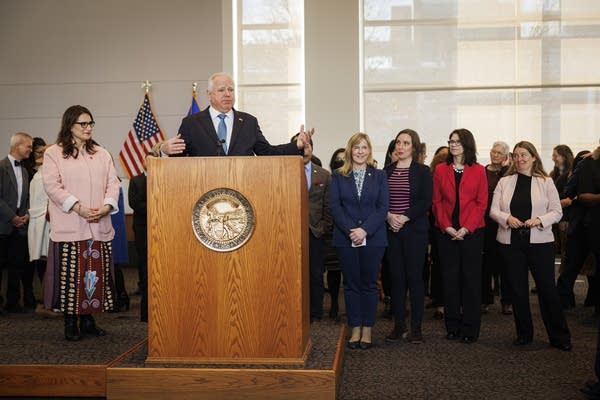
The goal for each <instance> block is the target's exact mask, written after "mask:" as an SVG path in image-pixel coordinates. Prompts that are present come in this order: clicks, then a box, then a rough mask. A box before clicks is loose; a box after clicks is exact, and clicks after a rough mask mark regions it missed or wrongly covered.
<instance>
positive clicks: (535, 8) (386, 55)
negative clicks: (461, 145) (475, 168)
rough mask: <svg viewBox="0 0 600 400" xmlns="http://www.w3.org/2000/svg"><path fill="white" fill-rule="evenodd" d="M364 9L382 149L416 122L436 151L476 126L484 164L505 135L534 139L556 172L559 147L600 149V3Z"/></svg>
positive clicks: (371, 103) (398, 2)
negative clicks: (450, 137)
mask: <svg viewBox="0 0 600 400" xmlns="http://www.w3.org/2000/svg"><path fill="white" fill-rule="evenodd" d="M363 15H364V18H363V34H364V42H363V46H364V47H363V57H364V59H363V66H364V70H363V79H364V81H363V96H364V110H363V112H364V121H365V122H364V123H365V131H366V132H379V135H378V136H375V137H376V138H378V140H376V146H378V147H379V148H378V150H380V149H382V148H383V149H385V148H386V147H387V143H388V142H389V140H391V139H392V138H393V136H394V135H395V134H396V133H397V132H398V131H399V130H400V129H403V128H408V127H410V128H413V129H416V130H417V131H418V132H419V133H420V135H421V136H422V140H424V141H425V142H427V143H428V145H429V146H428V151H429V153H430V156H431V154H432V153H433V151H434V150H435V148H437V146H439V145H442V144H444V142H445V141H446V140H447V137H448V135H449V133H450V132H451V131H452V130H453V129H455V128H467V129H469V130H471V131H472V132H473V134H474V135H475V138H476V140H477V147H478V150H479V158H480V159H481V161H482V162H486V161H487V160H488V159H489V154H488V153H489V149H490V147H491V145H492V143H493V142H494V141H496V140H504V141H506V142H507V143H509V145H511V146H512V145H513V144H514V143H515V142H517V141H519V140H529V141H531V142H533V143H534V144H535V145H536V146H537V147H538V151H540V152H541V153H542V157H543V158H544V163H545V164H546V165H545V166H546V169H550V166H551V165H550V164H549V162H550V161H549V160H550V154H551V152H552V148H553V147H554V146H555V145H557V144H560V143H563V144H568V145H569V146H571V148H572V150H573V151H574V152H577V151H579V150H582V149H584V148H587V149H593V148H595V147H596V146H597V145H598V132H599V131H600V113H599V112H600V59H599V58H598V57H597V56H596V54H597V53H598V51H600V2H597V1H593V0H561V1H558V0H485V1H483V0H363ZM383 151H385V150H383ZM430 159H431V157H429V160H430Z"/></svg>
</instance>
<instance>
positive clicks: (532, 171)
mask: <svg viewBox="0 0 600 400" xmlns="http://www.w3.org/2000/svg"><path fill="white" fill-rule="evenodd" d="M513 158H514V163H513V164H512V165H511V167H510V168H509V169H508V171H507V172H506V175H505V176H504V178H502V179H500V181H499V182H498V185H497V186H496V189H495V190H494V197H493V200H492V206H491V209H490V217H491V218H492V219H494V220H495V221H496V222H497V223H498V233H497V235H496V240H497V241H498V243H499V245H498V246H499V252H500V255H501V257H502V258H503V261H504V264H505V265H507V271H506V279H507V283H508V286H509V289H510V291H511V295H512V298H513V316H514V319H515V325H516V328H517V338H516V339H515V341H514V344H515V346H525V345H528V344H529V343H531V342H532V341H533V322H532V320H531V308H530V305H529V287H528V285H529V280H528V279H529V278H528V271H531V275H532V276H533V280H534V281H535V284H536V286H537V294H538V298H539V303H540V311H541V314H542V319H543V321H544V325H545V327H546V333H547V334H548V337H549V339H550V345H552V346H553V347H556V348H558V349H559V350H563V351H570V350H571V347H572V346H571V333H570V332H569V327H568V326H567V320H566V318H565V314H564V312H563V309H562V306H561V303H560V297H559V296H558V292H557V290H556V284H555V280H554V255H555V254H554V253H555V251H554V235H553V234H552V224H555V223H557V222H558V221H560V218H561V216H562V209H561V206H560V200H559V197H558V191H557V190H556V187H555V186H554V182H553V181H552V179H551V178H550V177H549V176H548V174H546V171H545V170H544V166H543V165H542V160H541V159H540V156H539V155H538V152H537V150H536V148H535V147H534V146H533V144H531V143H530V142H526V141H522V142H519V143H517V144H516V145H515V148H514V150H513Z"/></svg>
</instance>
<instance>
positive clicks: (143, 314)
mask: <svg viewBox="0 0 600 400" xmlns="http://www.w3.org/2000/svg"><path fill="white" fill-rule="evenodd" d="M133 232H134V234H135V250H136V252H137V259H138V276H139V280H140V282H139V289H140V295H141V297H142V298H141V301H140V321H142V322H148V237H147V233H148V231H147V228H146V226H145V225H144V226H140V225H134V226H133Z"/></svg>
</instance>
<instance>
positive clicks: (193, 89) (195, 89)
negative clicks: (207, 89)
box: [192, 82, 198, 94]
mask: <svg viewBox="0 0 600 400" xmlns="http://www.w3.org/2000/svg"><path fill="white" fill-rule="evenodd" d="M197 91H198V82H194V83H192V93H193V94H196V92H197Z"/></svg>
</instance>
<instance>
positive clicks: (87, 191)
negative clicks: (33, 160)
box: [43, 105, 119, 341]
mask: <svg viewBox="0 0 600 400" xmlns="http://www.w3.org/2000/svg"><path fill="white" fill-rule="evenodd" d="M93 128H94V119H93V117H92V113H91V112H90V111H89V110H88V109H87V108H85V107H83V106H78V105H77V106H71V107H69V108H68V109H67V110H66V111H65V113H64V115H63V118H62V126H61V129H60V132H59V134H58V138H57V140H56V144H55V145H53V146H51V147H50V148H48V150H46V153H45V154H44V169H43V180H44V189H45V190H46V193H47V194H48V197H49V199H50V202H49V204H48V212H49V215H50V238H51V239H52V241H53V242H55V243H56V245H57V246H58V253H59V259H58V265H57V268H56V274H57V277H56V279H57V280H58V281H59V282H60V284H59V294H58V305H57V306H58V308H59V309H60V310H61V311H62V312H64V314H65V339H67V340H70V341H75V340H79V339H81V336H82V335H84V334H90V335H92V336H103V335H105V332H104V330H102V329H100V328H99V327H97V326H96V323H95V321H94V318H93V317H92V314H93V313H96V312H101V311H108V310H110V309H112V308H113V304H114V289H113V286H114V284H113V274H112V248H111V240H112V239H113V236H114V230H113V227H112V224H111V220H110V216H109V214H113V213H116V212H117V211H118V205H117V200H118V197H119V180H118V178H117V174H116V172H115V168H114V165H113V161H112V158H111V156H110V153H108V151H106V150H105V149H103V148H102V147H100V146H99V145H98V144H97V143H96V142H95V141H94V140H93V139H92V130H93ZM78 316H79V326H77V317H78Z"/></svg>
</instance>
